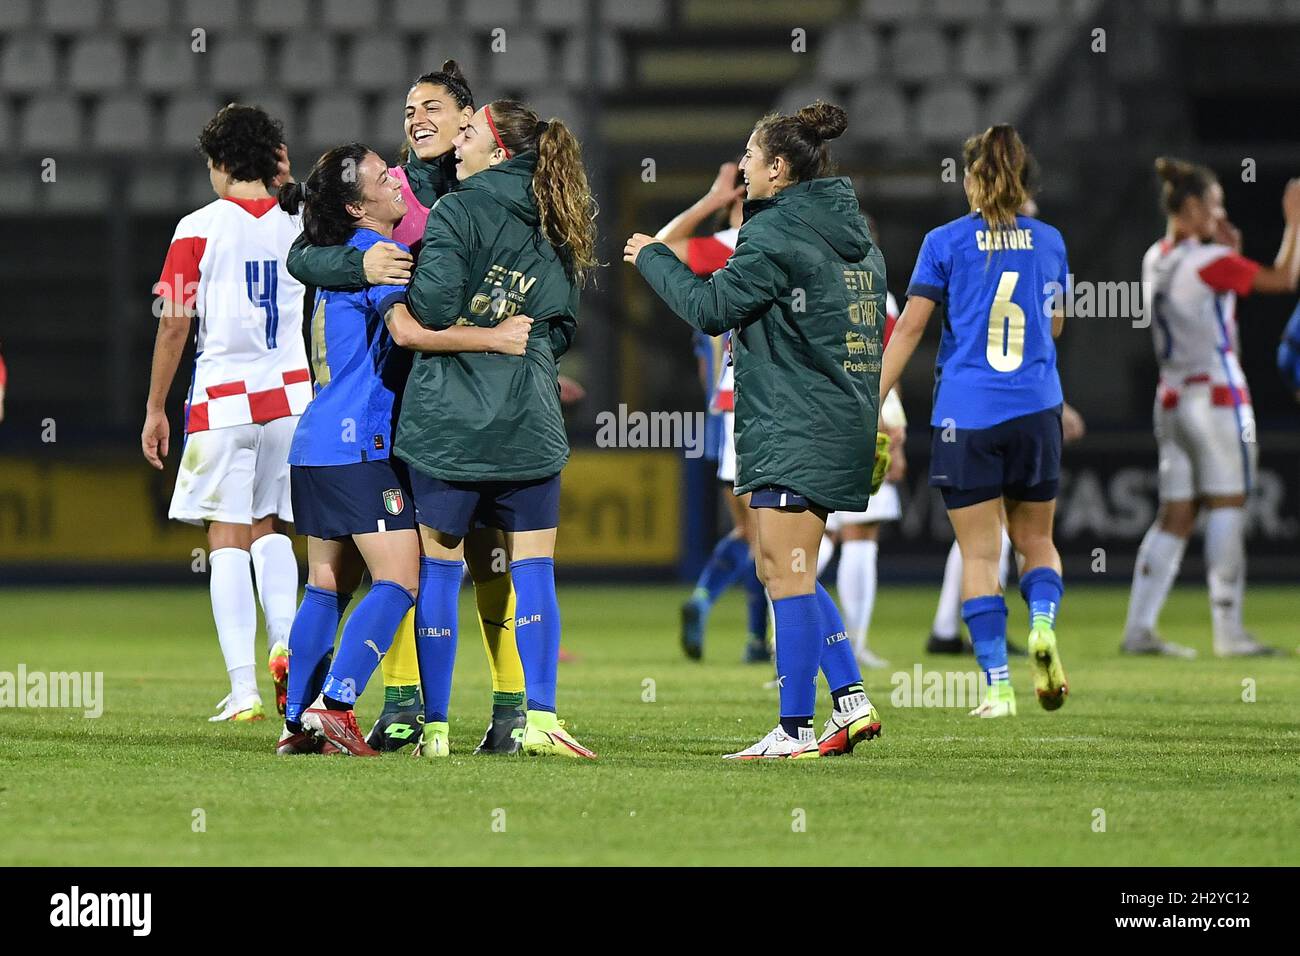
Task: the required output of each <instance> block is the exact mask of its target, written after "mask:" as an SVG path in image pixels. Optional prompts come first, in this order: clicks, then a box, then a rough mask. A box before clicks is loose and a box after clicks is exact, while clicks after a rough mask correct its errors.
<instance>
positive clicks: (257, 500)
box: [140, 104, 311, 721]
mask: <svg viewBox="0 0 1300 956" xmlns="http://www.w3.org/2000/svg"><path fill="white" fill-rule="evenodd" d="M283 140H284V130H283V127H282V126H281V125H280V123H279V122H278V121H276V120H273V119H271V117H269V116H267V114H266V113H264V112H263V111H262V110H259V109H255V108H253V107H250V106H239V105H234V104H232V105H230V106H226V107H224V108H223V109H221V110H220V111H219V112H218V113H217V115H216V116H214V117H213V118H212V120H211V121H210V122H209V123H208V124H207V126H205V127H204V128H203V131H202V132H201V133H200V134H199V148H200V150H201V151H202V152H203V154H204V155H205V156H206V157H207V161H208V170H209V178H210V180H211V183H212V189H213V191H214V192H215V193H216V194H217V197H218V198H217V199H216V200H215V201H213V202H211V203H209V204H208V205H206V206H204V207H203V208H202V209H199V210H197V211H195V212H192V213H190V214H189V215H188V216H185V217H184V218H183V219H181V221H180V223H179V224H178V225H177V227H176V232H175V235H174V236H173V238H172V242H171V246H170V248H169V249H168V250H167V259H166V262H165V263H164V264H163V270H162V275H161V276H160V277H159V280H158V283H157V284H156V285H155V286H154V294H155V295H156V296H157V297H158V301H159V302H160V303H161V308H162V315H161V317H160V320H159V323H158V334H157V337H156V339H155V341H154V352H153V367H152V372H151V375H150V380H149V398H148V403H147V406H146V416H145V422H144V429H143V431H142V433H141V436H140V444H141V447H142V449H143V451H144V456H145V459H146V460H147V461H148V462H149V463H150V464H151V465H153V466H154V467H155V468H158V469H160V470H161V469H162V467H163V461H162V460H163V458H165V457H166V455H167V453H168V449H169V444H170V425H169V424H168V421H167V411H166V408H165V403H166V400H167V392H168V390H169V389H170V388H171V384H172V379H173V378H174V377H175V375H176V367H177V366H178V365H179V364H180V359H181V353H182V352H183V351H184V349H185V344H186V340H187V339H188V338H189V334H190V325H191V321H192V319H194V318H197V319H198V330H197V333H196V341H197V347H196V354H195V359H194V373H193V378H192V379H191V382H190V392H189V398H188V400H187V402H186V405H185V441H184V445H183V448H184V450H183V453H182V455H181V463H180V470H179V472H178V473H177V476H176V489H175V491H174V493H173V495H172V501H171V507H170V510H169V512H168V515H169V517H171V518H173V519H175V520H177V521H184V522H187V523H190V524H204V525H206V526H207V534H208V547H209V553H208V563H209V568H210V591H211V598H212V617H213V621H214V622H215V623H216V627H217V638H218V640H219V641H220V643H221V652H222V654H223V656H224V657H225V661H226V670H227V672H228V673H229V675H230V694H229V695H228V696H227V697H226V698H224V699H223V700H222V701H221V702H220V703H219V704H218V705H217V709H218V711H219V713H218V714H217V715H216V716H215V717H212V718H210V719H211V720H214V721H218V720H236V721H245V720H260V719H261V718H262V717H263V716H264V711H263V708H262V699H261V695H260V694H259V693H258V690H257V678H256V669H255V666H254V656H255V653H254V638H255V636H256V633H257V601H258V599H259V598H260V599H261V604H262V612H263V614H264V616H265V618H266V631H267V644H268V646H269V659H270V668H271V674H272V677H273V679H274V680H275V683H276V704H277V708H278V709H280V710H283V706H284V694H285V687H286V680H287V675H288V665H289V650H288V639H289V628H290V625H291V624H292V622H293V616H294V609H295V607H296V604H297V600H298V561H297V559H296V558H295V557H294V554H293V545H292V543H291V542H290V540H289V538H288V536H287V535H286V534H285V533H284V532H285V523H287V522H291V521H293V509H292V507H291V504H290V498H289V443H290V441H291V440H292V438H293V432H294V428H295V427H296V426H297V424H298V416H299V415H301V414H302V412H303V410H304V409H305V408H306V407H307V403H308V402H309V401H311V375H310V373H309V372H308V370H307V353H306V349H305V348H304V346H303V337H302V306H303V286H302V284H301V283H300V282H298V281H297V280H296V279H294V278H293V277H292V276H290V275H289V273H288V271H287V270H286V268H285V257H286V255H287V254H288V252H289V246H290V244H291V243H292V242H293V239H294V236H296V235H297V234H298V229H299V227H298V221H297V220H296V219H295V218H294V217H292V216H290V215H289V214H288V213H286V212H284V211H283V210H282V209H279V208H278V207H277V206H276V201H275V197H274V196H273V195H272V192H273V191H274V190H275V189H277V188H278V185H279V183H278V182H277V177H278V176H279V175H280V169H279V156H280V154H281V152H282V150H283V146H282V144H283ZM250 565H251V568H252V571H253V574H254V575H255V576H256V579H257V588H256V595H255V594H254V586H253V578H252V577H250V574H249V569H250Z"/></svg>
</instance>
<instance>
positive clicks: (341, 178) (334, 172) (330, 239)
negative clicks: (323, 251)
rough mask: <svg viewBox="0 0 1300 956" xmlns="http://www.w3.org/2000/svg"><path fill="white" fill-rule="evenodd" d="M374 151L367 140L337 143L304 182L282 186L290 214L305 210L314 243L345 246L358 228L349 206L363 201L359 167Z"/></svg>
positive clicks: (304, 219) (281, 197)
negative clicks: (345, 143) (358, 173)
mask: <svg viewBox="0 0 1300 956" xmlns="http://www.w3.org/2000/svg"><path fill="white" fill-rule="evenodd" d="M373 152H374V150H373V149H371V148H370V147H369V146H366V145H365V144H364V143H348V144H347V145H345V146H335V147H334V148H333V149H331V150H330V151H329V152H328V153H325V154H324V155H323V156H321V158H320V159H318V160H316V165H315V166H313V167H312V168H311V174H310V175H309V176H308V177H307V178H306V179H305V180H304V181H303V182H300V183H285V185H283V186H281V187H280V195H279V203H280V208H281V209H283V210H284V211H285V212H287V213H289V214H290V215H296V214H297V213H298V210H299V209H301V210H303V214H302V231H303V232H304V233H305V234H306V236H307V241H308V242H310V243H311V244H312V245H313V246H341V245H343V243H345V242H347V241H348V239H350V238H351V236H352V233H354V232H355V231H356V228H357V217H355V216H353V215H352V213H350V212H348V208H347V207H348V206H349V205H351V204H353V203H359V202H361V201H362V195H361V182H360V179H359V178H358V176H357V169H358V167H360V165H361V162H362V160H364V159H365V158H366V157H367V156H369V155H370V154H371V153H373Z"/></svg>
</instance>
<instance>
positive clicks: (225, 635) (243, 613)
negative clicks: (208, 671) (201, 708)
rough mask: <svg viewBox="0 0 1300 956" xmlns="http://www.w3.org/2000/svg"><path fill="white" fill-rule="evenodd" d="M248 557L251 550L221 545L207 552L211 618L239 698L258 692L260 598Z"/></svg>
mask: <svg viewBox="0 0 1300 956" xmlns="http://www.w3.org/2000/svg"><path fill="white" fill-rule="evenodd" d="M249 560H250V558H249V554H248V552H247V551H243V550H241V549H239V548H218V549H217V550H216V551H213V552H212V553H211V554H210V555H208V567H209V569H210V572H211V573H210V575H209V578H210V580H209V587H210V590H211V593H212V620H213V621H214V622H215V623H216V625H217V640H218V641H220V642H221V654H222V656H223V657H225V659H226V671H227V672H228V673H229V674H230V693H231V694H232V695H233V696H234V697H236V698H239V697H241V696H247V695H249V694H251V693H256V692H257V682H256V680H255V679H252V676H251V675H252V674H254V673H255V671H254V669H253V668H254V664H255V663H256V661H255V660H254V657H255V655H254V652H253V644H254V639H255V638H256V636H257V599H256V598H255V597H254V596H253V579H252V577H250V576H249V573H248V565H249ZM245 669H246V670H245ZM250 683H251V684H252V687H251V689H250V688H249V684H250Z"/></svg>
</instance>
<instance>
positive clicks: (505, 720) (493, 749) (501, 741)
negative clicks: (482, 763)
mask: <svg viewBox="0 0 1300 956" xmlns="http://www.w3.org/2000/svg"><path fill="white" fill-rule="evenodd" d="M526 723H527V718H526V717H525V716H524V714H523V713H522V712H517V713H514V714H511V715H510V716H508V717H497V716H495V715H494V716H493V717H492V722H491V723H490V724H488V728H487V732H486V733H484V734H483V740H482V742H481V743H480V744H479V745H478V746H477V747H475V748H474V753H476V754H501V755H504V756H510V755H511V754H517V753H519V749H520V748H521V747H522V746H523V744H524V725H525V724H526Z"/></svg>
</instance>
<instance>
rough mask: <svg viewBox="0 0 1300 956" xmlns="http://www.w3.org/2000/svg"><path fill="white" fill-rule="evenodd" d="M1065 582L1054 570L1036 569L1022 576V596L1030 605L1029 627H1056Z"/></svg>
mask: <svg viewBox="0 0 1300 956" xmlns="http://www.w3.org/2000/svg"><path fill="white" fill-rule="evenodd" d="M1064 593H1065V582H1064V581H1062V580H1061V576H1060V575H1059V574H1057V573H1056V571H1055V569H1053V568H1034V570H1032V571H1030V572H1029V573H1028V574H1023V575H1021V576H1020V595H1021V597H1023V598H1024V599H1025V603H1026V604H1028V605H1029V625H1030V627H1033V626H1034V625H1035V624H1046V625H1047V626H1048V627H1056V612H1057V609H1058V608H1060V606H1061V595H1062V594H1064Z"/></svg>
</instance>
